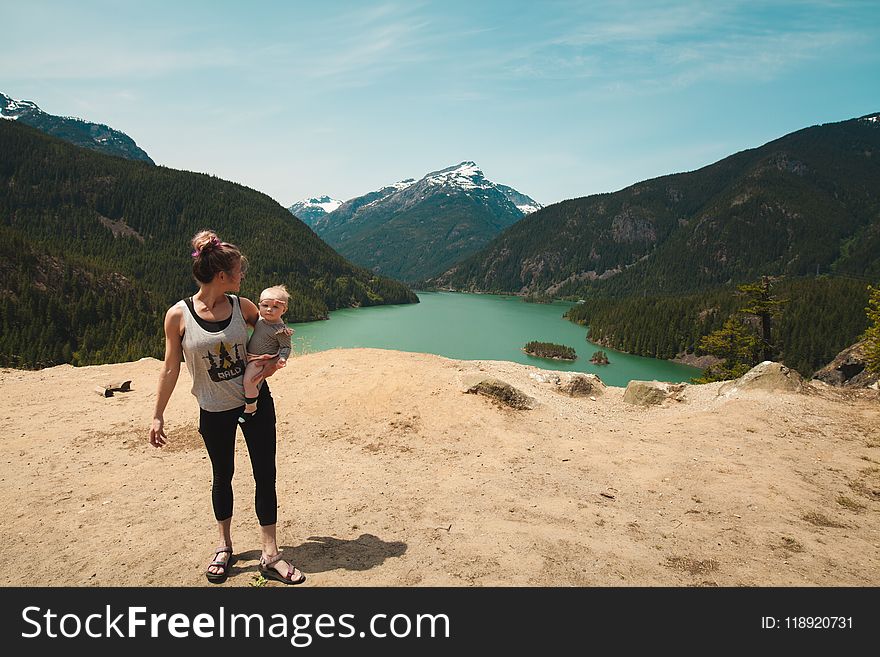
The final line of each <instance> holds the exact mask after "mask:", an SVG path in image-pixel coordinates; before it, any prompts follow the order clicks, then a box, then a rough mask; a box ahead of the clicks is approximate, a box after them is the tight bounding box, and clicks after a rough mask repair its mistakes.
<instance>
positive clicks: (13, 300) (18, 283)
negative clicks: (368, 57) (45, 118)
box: [0, 121, 418, 366]
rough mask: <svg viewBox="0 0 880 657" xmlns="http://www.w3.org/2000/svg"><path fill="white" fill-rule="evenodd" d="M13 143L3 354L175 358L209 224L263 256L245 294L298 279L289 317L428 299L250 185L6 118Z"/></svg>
mask: <svg viewBox="0 0 880 657" xmlns="http://www.w3.org/2000/svg"><path fill="white" fill-rule="evenodd" d="M0 152H2V153H3V158H2V159H0V243H2V244H3V247H4V248H3V253H2V255H3V258H2V261H0V271H2V274H3V276H2V282H0V362H2V364H5V365H14V366H45V365H49V364H57V363H58V362H68V361H69V362H74V363H75V364H85V363H92V362H107V361H112V360H121V359H125V360H130V359H131V358H134V357H141V356H146V355H151V356H161V345H162V342H161V337H160V336H161V326H162V314H163V313H164V311H165V309H166V308H167V307H168V306H169V305H170V304H171V303H172V302H173V301H175V300H176V299H179V298H181V297H183V296H186V295H187V294H191V293H192V292H193V291H194V290H195V284H194V282H193V280H192V277H191V258H190V253H189V252H190V248H189V239H190V238H191V237H192V235H193V234H195V233H196V232H197V231H198V230H200V229H203V228H213V229H215V230H216V231H217V232H218V233H219V234H220V235H221V237H223V239H225V240H227V241H229V242H233V243H235V244H238V245H239V246H240V247H241V248H242V250H243V252H244V253H245V254H246V255H248V256H249V257H250V261H251V266H250V269H249V270H248V273H247V277H246V279H245V282H244V284H243V286H242V294H243V295H244V296H249V297H256V296H257V295H258V294H259V291H260V290H262V289H263V288H265V287H268V286H269V285H272V284H277V283H285V284H286V285H287V286H288V288H289V289H290V291H291V294H292V297H291V302H290V310H289V312H288V314H287V315H286V316H285V319H286V320H287V321H291V322H292V321H302V320H308V319H318V318H321V317H326V315H327V311H328V310H332V309H334V308H339V307H345V306H355V305H377V304H382V303H408V302H417V301H418V299H417V298H416V297H415V295H414V294H413V293H412V292H411V291H409V290H408V289H406V288H405V287H404V286H402V285H400V284H399V283H397V282H395V281H391V280H388V279H383V278H380V277H378V276H376V275H375V274H373V273H371V272H368V271H366V270H364V269H361V268H359V267H355V266H353V265H352V264H351V263H349V262H347V261H346V260H345V259H344V258H342V256H340V255H339V254H337V253H336V252H334V251H333V250H332V249H330V247H328V246H327V245H326V244H325V243H324V242H322V241H321V240H320V239H318V238H317V237H316V236H315V234H314V233H313V232H312V231H311V230H309V229H308V228H307V227H306V226H305V225H304V224H302V223H301V222H300V221H297V220H296V219H293V218H292V217H291V216H290V213H289V212H287V210H285V209H284V208H283V207H281V206H280V205H278V203H276V202H275V201H273V200H272V199H271V198H269V197H268V196H266V195H264V194H260V193H258V192H256V191H254V190H252V189H248V188H246V187H243V186H241V185H237V184H235V183H231V182H227V181H224V180H220V179H218V178H213V177H210V176H207V175H203V174H195V173H189V172H183V171H175V170H173V169H167V168H165V167H157V166H153V165H149V164H147V163H145V162H133V161H130V160H124V159H121V158H116V157H109V156H106V155H102V154H99V153H95V152H92V151H90V150H86V149H83V148H77V147H75V146H71V145H70V144H67V143H65V142H62V141H60V140H58V139H55V138H52V137H48V136H46V135H44V134H42V133H40V132H37V131H36V130H35V129H32V128H30V127H28V126H25V125H21V124H18V123H17V122H12V121H0ZM111 320H112V321H111Z"/></svg>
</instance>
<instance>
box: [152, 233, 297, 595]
mask: <svg viewBox="0 0 880 657" xmlns="http://www.w3.org/2000/svg"><path fill="white" fill-rule="evenodd" d="M192 246H193V253H192V257H193V276H194V277H195V279H196V282H197V283H198V285H199V291H198V292H196V293H195V294H194V295H193V296H192V297H190V298H188V299H184V300H182V301H178V302H177V303H176V304H174V305H173V306H172V307H171V308H170V309H169V310H168V312H167V313H166V315H165V362H164V364H163V367H162V372H161V373H160V375H159V390H158V395H157V397H156V409H155V412H154V413H153V423H152V426H151V427H150V444H151V445H153V446H154V447H162V446H163V445H165V443H166V441H167V437H166V436H165V431H164V429H163V427H164V424H165V419H164V412H165V407H166V406H167V405H168V400H169V399H170V397H171V393H172V391H173V390H174V386H175V384H176V383H177V377H178V375H179V374H180V360H181V356H183V358H184V359H185V360H186V365H187V369H189V372H190V375H191V376H192V381H193V386H192V394H193V395H195V397H196V399H197V400H198V402H199V409H200V411H199V433H200V434H202V439H203V440H204V441H205V447H207V449H208V456H209V457H210V458H211V467H212V469H213V475H214V482H213V486H212V488H211V502H212V504H213V507H214V517H215V518H216V519H217V525H218V528H219V531H220V547H218V548H217V549H216V550H215V552H214V559H213V560H212V561H211V563H210V565H209V566H208V569H207V571H206V572H205V576H206V577H207V578H208V581H210V582H212V583H218V584H219V583H222V582H224V581H226V577H227V575H228V574H229V567H230V566H231V565H232V563H233V553H232V537H231V535H230V526H231V524H232V473H233V470H234V457H235V431H236V428H237V427H238V426H239V423H238V416H239V414H240V413H241V411H242V409H243V407H244V386H243V380H244V369H245V358H246V352H245V346H246V345H247V340H248V333H247V327H248V326H251V327H253V326H254V324H256V322H257V318H258V317H259V312H258V311H257V307H256V306H255V305H254V304H253V303H252V302H251V301H249V300H248V299H241V298H239V297H237V296H234V295H232V294H229V293H230V292H238V291H239V288H240V287H241V281H242V279H243V278H244V273H245V270H246V269H247V259H246V258H245V257H244V256H243V255H242V254H241V252H240V251H239V250H238V247H236V246H235V245H234V244H227V243H226V242H221V241H220V239H219V238H218V237H217V235H216V234H214V233H213V232H211V231H207V230H206V231H202V232H200V233H198V234H197V235H196V236H195V237H194V238H193V240H192ZM259 407H260V412H259V413H257V414H256V415H255V416H254V418H253V419H252V420H250V421H248V422H247V423H246V424H244V425H242V431H243V433H244V437H245V441H246V442H247V447H248V454H249V455H250V459H251V466H252V467H253V473H254V481H255V482H256V496H255V497H256V511H257V518H258V520H259V522H260V534H261V538H262V544H263V549H262V554H261V556H260V572H261V573H262V574H263V576H264V577H268V578H273V579H277V580H279V581H281V582H284V583H285V584H299V583H301V582H303V581H305V575H304V574H303V573H302V572H300V571H299V569H297V568H294V567H293V566H291V565H290V564H288V563H287V562H286V561H284V560H283V559H282V558H281V552H280V551H279V549H278V544H277V543H276V540H275V523H276V518H277V506H278V505H277V498H276V495H275V404H274V402H273V401H272V395H271V394H270V392H269V386H268V385H267V384H266V383H265V382H263V384H262V386H261V388H260V394H259Z"/></svg>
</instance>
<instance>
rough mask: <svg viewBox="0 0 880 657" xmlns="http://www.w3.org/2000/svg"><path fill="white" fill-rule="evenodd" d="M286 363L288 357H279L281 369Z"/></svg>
mask: <svg viewBox="0 0 880 657" xmlns="http://www.w3.org/2000/svg"><path fill="white" fill-rule="evenodd" d="M285 365H287V359H286V358H279V359H278V369H279V370H280V369H281V368H282V367H284V366H285Z"/></svg>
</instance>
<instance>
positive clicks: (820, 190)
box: [431, 115, 880, 298]
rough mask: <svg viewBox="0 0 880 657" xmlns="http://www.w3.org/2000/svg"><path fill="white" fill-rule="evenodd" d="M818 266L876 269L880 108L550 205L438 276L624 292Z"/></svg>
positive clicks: (471, 285) (706, 285) (531, 287)
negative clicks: (612, 189) (697, 165)
mask: <svg viewBox="0 0 880 657" xmlns="http://www.w3.org/2000/svg"><path fill="white" fill-rule="evenodd" d="M817 271H818V272H820V273H829V272H831V273H835V274H854V275H857V276H867V277H871V278H873V279H877V278H880V115H874V116H871V117H865V118H862V119H853V120H850V121H844V122H841V123H833V124H828V125H823V126H814V127H812V128H806V129H804V130H800V131H798V132H795V133H792V134H790V135H786V136H785V137H782V138H780V139H777V140H775V141H772V142H770V143H768V144H765V145H764V146H761V147H760V148H755V149H752V150H747V151H743V152H741V153H737V154H736V155H732V156H730V157H728V158H725V159H723V160H721V161H720V162H717V163H715V164H712V165H710V166H707V167H704V168H702V169H699V170H697V171H693V172H690V173H679V174H674V175H669V176H663V177H661V178H655V179H653V180H648V181H645V182H641V183H638V184H636V185H632V186H631V187H628V188H626V189H623V190H621V191H618V192H614V193H610V194H597V195H594V196H588V197H584V198H579V199H574V200H570V201H563V202H561V203H556V204H554V205H550V206H547V207H545V208H543V209H542V210H539V211H538V212H536V213H534V214H532V215H530V216H528V217H526V218H525V219H523V220H522V221H520V222H518V223H516V224H514V225H513V226H512V227H510V228H509V229H507V230H505V231H504V232H503V233H501V235H499V236H498V237H497V238H496V239H494V240H493V241H492V242H491V243H490V244H489V246H487V247H486V248H485V249H483V250H481V251H480V252H478V253H477V254H476V255H474V256H472V257H470V258H468V259H466V260H465V261H463V262H461V263H459V264H458V265H457V266H456V267H454V268H452V269H450V270H449V271H448V272H446V273H445V274H443V275H441V276H439V277H437V278H436V279H434V280H433V281H431V283H432V284H434V285H438V286H441V287H451V288H455V289H458V290H475V291H484V292H522V293H525V292H532V293H549V294H553V295H557V296H560V295H576V296H578V297H581V298H585V297H586V296H588V295H593V294H599V295H611V296H618V297H619V296H625V295H627V294H634V293H635V294H648V295H653V294H660V295H665V294H688V293H691V292H694V291H698V290H706V289H710V288H713V287H717V286H719V285H725V284H728V283H737V282H745V281H750V280H755V279H757V278H758V277H760V276H762V275H770V276H782V275H787V276H795V277H796V276H804V275H808V274H815V273H816V272H817Z"/></svg>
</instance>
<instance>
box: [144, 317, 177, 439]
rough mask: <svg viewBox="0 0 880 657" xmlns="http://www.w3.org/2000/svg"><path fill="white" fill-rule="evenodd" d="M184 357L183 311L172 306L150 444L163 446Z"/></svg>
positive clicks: (166, 329)
mask: <svg viewBox="0 0 880 657" xmlns="http://www.w3.org/2000/svg"><path fill="white" fill-rule="evenodd" d="M182 357H183V312H182V310H181V308H180V307H179V306H172V307H171V308H169V309H168V312H167V313H165V360H164V361H163V363H162V371H161V372H160V373H159V389H158V391H157V393H156V408H155V410H154V411H153V423H152V425H151V426H150V444H151V445H152V446H153V447H162V445H164V444H165V443H166V441H167V437H166V436H165V430H164V426H165V407H166V406H167V405H168V400H169V399H171V393H172V392H174V386H175V385H177V377H178V376H179V375H180V360H181V358H182Z"/></svg>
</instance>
